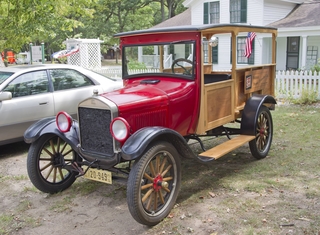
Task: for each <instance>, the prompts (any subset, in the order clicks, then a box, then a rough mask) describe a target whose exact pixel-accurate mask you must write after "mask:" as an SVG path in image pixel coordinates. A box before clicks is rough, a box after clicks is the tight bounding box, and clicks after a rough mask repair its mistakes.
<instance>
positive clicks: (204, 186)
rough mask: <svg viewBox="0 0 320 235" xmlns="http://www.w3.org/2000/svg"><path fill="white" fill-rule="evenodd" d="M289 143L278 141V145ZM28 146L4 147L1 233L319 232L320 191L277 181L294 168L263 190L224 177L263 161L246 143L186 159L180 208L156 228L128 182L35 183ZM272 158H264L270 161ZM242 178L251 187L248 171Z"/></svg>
mask: <svg viewBox="0 0 320 235" xmlns="http://www.w3.org/2000/svg"><path fill="white" fill-rule="evenodd" d="M285 144H286V143H283V141H282V142H280V141H277V140H275V141H274V152H277V151H281V149H282V148H283V146H284V145H285ZM27 150H28V145H26V144H24V143H18V144H11V145H6V146H0V188H1V189H0V208H1V212H0V234H17V235H24V234H28V235H29V234H32V235H37V234H39V235H40V234H41V235H47V234H70V235H79V234H95V235H100V234H101V235H105V234H106V235H109V234H110V235H112V234H117V235H118V234H119V235H126V234H128V235H134V234H144V235H149V234H152V235H153V234H183V235H184V234H198V235H230V234H239V235H242V234H243V235H245V234H248V235H249V234H254V235H255V234H272V235H274V234H283V235H284V234H292V235H293V234H298V235H299V234H310V235H311V234H315V235H317V234H318V231H319V234H320V227H318V226H319V221H317V220H319V219H320V217H319V215H318V214H319V213H318V212H319V210H320V201H319V198H317V196H314V197H313V196H308V197H306V196H305V190H307V189H306V187H305V185H304V184H306V185H307V182H296V186H295V189H294V191H289V190H285V189H282V188H278V186H277V185H281V182H285V181H286V180H287V178H288V177H290V175H287V174H286V175H283V176H282V175H280V176H279V175H278V176H276V177H278V178H276V179H273V178H272V175H271V176H270V180H274V184H275V185H276V186H274V187H267V189H266V190H265V191H263V193H257V192H255V190H242V189H241V188H240V190H239V191H238V190H230V189H228V187H226V186H225V185H226V184H224V183H222V180H223V179H227V175H228V176H229V175H232V174H233V175H237V177H238V176H240V174H239V172H241V171H243V172H245V171H247V170H251V169H254V167H255V165H254V164H257V165H258V164H259V165H260V166H261V165H263V162H261V161H256V160H254V159H253V158H252V157H251V154H250V153H249V151H248V146H243V147H241V148H239V149H238V150H237V152H236V153H231V154H230V155H229V156H226V157H225V158H223V160H221V161H220V160H217V161H216V162H215V163H214V164H213V165H211V166H204V165H195V162H192V161H190V162H188V164H186V165H185V166H184V168H183V169H182V170H183V177H182V179H183V182H182V188H181V190H180V193H179V197H178V200H177V204H176V206H175V208H174V209H173V210H172V212H171V213H170V214H169V216H168V218H166V219H165V220H164V221H163V222H161V223H160V224H158V225H157V226H155V227H153V228H150V227H147V226H144V225H141V224H139V223H137V222H136V221H135V220H134V219H133V218H132V217H131V215H130V212H129V210H128V207H127V201H126V182H115V183H114V184H112V185H106V184H103V183H93V181H89V180H86V179H83V178H79V179H77V181H76V182H75V183H74V184H73V185H72V186H71V187H70V188H69V189H67V190H66V191H64V192H61V193H59V194H55V195H49V194H46V193H42V192H40V191H38V190H36V189H35V188H34V187H33V185H32V184H31V182H30V180H29V178H28V176H27V169H26V158H27V157H26V155H27V153H26V152H27ZM272 158H273V157H272V156H271V157H269V156H268V157H267V158H266V159H264V160H262V161H264V164H272ZM257 165H256V166H257ZM195 166H196V167H195ZM275 167H276V166H275ZM301 167H304V166H303V165H301ZM219 169H223V170H219ZM257 174H258V173H257ZM241 177H246V176H245V175H244V176H241ZM249 177H250V176H249ZM279 177H280V178H279ZM315 177H319V175H315ZM242 180H243V181H246V182H247V184H248V185H249V186H250V178H249V179H248V178H243V179H242ZM209 182H210V186H208V185H209ZM279 182H280V183H279ZM228 184H232V182H228ZM90 185H95V188H94V190H92V191H90V192H84V190H83V188H84V187H88V186H90ZM249 186H248V187H249ZM316 187H318V186H316ZM314 193H315V195H318V193H317V192H314ZM6 221H7V222H6ZM310 227H312V229H310ZM318 229H319V230H318ZM257 231H258V232H257Z"/></svg>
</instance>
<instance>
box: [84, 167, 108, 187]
mask: <svg viewBox="0 0 320 235" xmlns="http://www.w3.org/2000/svg"><path fill="white" fill-rule="evenodd" d="M84 170H86V169H84ZM84 178H86V179H90V180H95V181H99V182H103V183H107V184H112V173H111V172H110V171H107V170H99V169H95V168H89V170H88V171H87V172H86V174H85V175H84Z"/></svg>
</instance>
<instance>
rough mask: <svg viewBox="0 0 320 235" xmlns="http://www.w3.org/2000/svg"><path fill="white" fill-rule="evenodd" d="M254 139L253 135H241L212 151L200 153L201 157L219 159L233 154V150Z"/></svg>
mask: <svg viewBox="0 0 320 235" xmlns="http://www.w3.org/2000/svg"><path fill="white" fill-rule="evenodd" d="M254 138H256V137H255V136H253V135H239V136H237V137H234V138H232V139H231V140H228V141H226V142H224V143H222V144H219V145H218V146H216V147H213V148H212V149H209V150H207V151H205V152H203V153H200V154H199V156H201V157H206V158H213V159H218V158H220V157H222V156H223V155H225V154H227V153H229V152H231V151H232V150H235V149H236V148H238V147H240V146H242V145H244V144H245V143H247V142H249V141H251V140H253V139H254Z"/></svg>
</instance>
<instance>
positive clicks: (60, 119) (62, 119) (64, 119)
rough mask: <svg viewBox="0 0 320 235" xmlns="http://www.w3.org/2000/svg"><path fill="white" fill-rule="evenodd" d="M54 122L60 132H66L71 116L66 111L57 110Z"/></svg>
mask: <svg viewBox="0 0 320 235" xmlns="http://www.w3.org/2000/svg"><path fill="white" fill-rule="evenodd" d="M56 124H57V127H58V129H59V130H60V131H61V132H63V133H65V132H68V131H70V128H71V125H72V117H71V116H70V115H69V114H67V113H66V112H59V113H58V114H57V116H56Z"/></svg>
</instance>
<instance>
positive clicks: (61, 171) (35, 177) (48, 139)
mask: <svg viewBox="0 0 320 235" xmlns="http://www.w3.org/2000/svg"><path fill="white" fill-rule="evenodd" d="M78 158H79V157H78V155H77V154H76V153H75V152H74V151H73V150H72V148H71V146H70V145H69V144H67V143H66V142H65V141H63V140H62V139H61V138H59V137H58V136H56V135H54V134H46V135H42V136H40V138H39V139H38V140H36V141H35V142H34V143H32V144H31V146H30V149H29V152H28V157H27V170H28V175H29V178H30V180H31V182H32V183H33V185H34V186H35V187H36V188H37V189H39V190H40V191H42V192H45V193H57V192H60V191H63V190H65V189H67V188H69V187H70V186H71V185H72V184H73V182H74V181H75V180H76V175H77V174H78V172H76V171H72V170H67V169H66V168H64V166H65V165H69V166H70V164H71V163H74V162H76V161H77V160H79V159H78Z"/></svg>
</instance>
